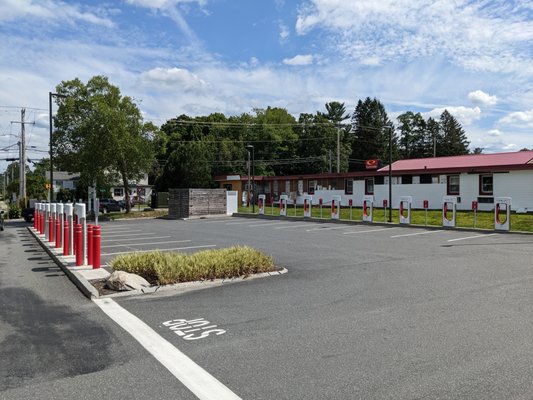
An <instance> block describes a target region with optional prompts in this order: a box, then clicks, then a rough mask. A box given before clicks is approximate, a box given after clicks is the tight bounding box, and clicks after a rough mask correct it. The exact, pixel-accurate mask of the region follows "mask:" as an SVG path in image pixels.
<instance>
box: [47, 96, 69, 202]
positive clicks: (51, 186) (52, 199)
mask: <svg viewBox="0 0 533 400" xmlns="http://www.w3.org/2000/svg"><path fill="white" fill-rule="evenodd" d="M52 97H61V98H65V97H67V96H65V95H62V94H59V93H52V92H48V110H49V112H50V196H49V197H50V203H53V201H54V157H53V155H52V154H53V153H52V133H53V126H52V124H53V120H52Z"/></svg>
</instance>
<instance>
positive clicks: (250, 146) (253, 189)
mask: <svg viewBox="0 0 533 400" xmlns="http://www.w3.org/2000/svg"><path fill="white" fill-rule="evenodd" d="M246 148H247V149H252V213H255V202H254V200H255V148H254V146H253V145H251V144H249V145H247V146H246ZM248 163H250V150H248ZM248 165H249V164H248ZM249 171H250V169H248V172H249ZM249 182H250V174H249V173H248V183H249Z"/></svg>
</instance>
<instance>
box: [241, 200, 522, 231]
mask: <svg viewBox="0 0 533 400" xmlns="http://www.w3.org/2000/svg"><path fill="white" fill-rule="evenodd" d="M272 211H273V212H272ZM239 212H241V213H251V212H252V208H248V207H239ZM255 213H256V214H258V208H257V206H256V207H255ZM265 215H275V216H279V206H278V207H274V209H273V210H272V207H271V206H266V207H265ZM295 216H296V217H303V207H297V208H296V209H295V208H294V206H293V205H289V206H287V217H295ZM312 217H313V218H320V207H319V206H313V208H312ZM373 217H374V222H387V220H388V211H387V215H386V217H385V212H384V210H383V208H374V216H373ZM340 218H341V220H350V208H349V207H343V208H342V209H341V215H340ZM322 219H328V220H329V219H331V207H330V206H324V207H322ZM362 219H363V209H362V207H353V208H352V216H351V220H353V221H362ZM399 221H400V216H399V212H398V210H392V222H393V223H396V224H398V223H399ZM455 222H456V226H457V227H458V228H474V212H473V211H457V214H456V221H455ZM411 223H412V224H413V225H426V212H425V210H411ZM427 225H428V226H442V211H441V210H428V212H427ZM475 227H476V228H477V229H494V212H489V211H478V212H477V214H476V224H475ZM511 231H519V232H533V214H516V213H513V212H511Z"/></svg>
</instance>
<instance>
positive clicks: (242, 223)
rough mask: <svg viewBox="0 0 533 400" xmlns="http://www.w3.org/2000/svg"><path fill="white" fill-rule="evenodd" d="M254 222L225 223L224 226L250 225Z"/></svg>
mask: <svg viewBox="0 0 533 400" xmlns="http://www.w3.org/2000/svg"><path fill="white" fill-rule="evenodd" d="M253 222H254V221H240V222H227V223H226V225H244V224H252V223H253Z"/></svg>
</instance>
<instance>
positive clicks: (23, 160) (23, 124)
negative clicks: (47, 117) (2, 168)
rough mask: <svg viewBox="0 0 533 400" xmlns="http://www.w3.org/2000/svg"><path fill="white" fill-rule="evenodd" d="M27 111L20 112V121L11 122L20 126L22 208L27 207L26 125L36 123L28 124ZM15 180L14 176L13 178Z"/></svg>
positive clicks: (20, 191) (20, 194)
mask: <svg viewBox="0 0 533 400" xmlns="http://www.w3.org/2000/svg"><path fill="white" fill-rule="evenodd" d="M25 119H26V109H25V108H23V109H22V110H20V121H11V123H12V124H20V142H19V196H20V201H21V202H22V206H23V207H26V124H31V125H35V122H26V121H25ZM11 180H13V176H11Z"/></svg>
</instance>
